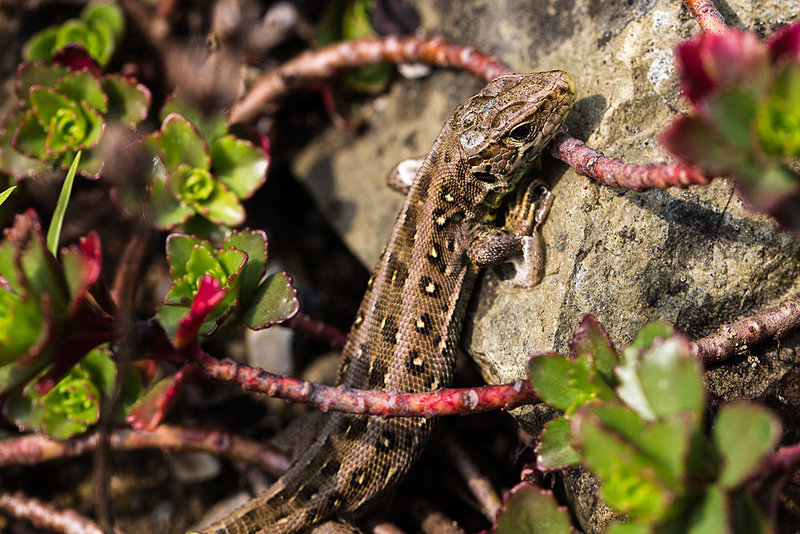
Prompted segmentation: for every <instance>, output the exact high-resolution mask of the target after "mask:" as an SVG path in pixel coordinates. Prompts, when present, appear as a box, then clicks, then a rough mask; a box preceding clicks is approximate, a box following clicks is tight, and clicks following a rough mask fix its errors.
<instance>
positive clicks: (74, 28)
mask: <svg viewBox="0 0 800 534" xmlns="http://www.w3.org/2000/svg"><path fill="white" fill-rule="evenodd" d="M69 44H76V45H79V46H82V47H83V48H84V49H85V50H86V52H87V53H88V54H89V55H90V56H91V57H93V58H94V59H95V60H96V61H97V62H98V63H99V64H100V65H101V66H106V65H107V64H108V62H109V61H110V60H111V56H112V55H113V54H114V48H115V45H114V32H113V30H112V29H111V27H109V25H108V24H106V23H104V22H102V21H99V20H98V21H97V22H95V24H94V25H93V26H91V27H90V26H89V25H88V24H87V23H86V21H83V20H79V19H72V20H68V21H66V22H63V23H62V24H61V25H60V26H59V27H58V32H57V33H56V44H55V47H54V48H55V50H60V49H61V48H64V47H65V46H67V45H69Z"/></svg>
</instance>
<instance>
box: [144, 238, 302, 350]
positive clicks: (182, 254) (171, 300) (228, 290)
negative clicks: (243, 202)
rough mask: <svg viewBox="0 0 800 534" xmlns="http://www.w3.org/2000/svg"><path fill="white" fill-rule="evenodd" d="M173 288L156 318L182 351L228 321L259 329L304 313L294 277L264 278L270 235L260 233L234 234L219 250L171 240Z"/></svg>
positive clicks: (190, 241)
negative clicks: (240, 322) (189, 343)
mask: <svg viewBox="0 0 800 534" xmlns="http://www.w3.org/2000/svg"><path fill="white" fill-rule="evenodd" d="M167 262H168V263H169V271H170V277H171V278H172V286H171V287H170V289H169V291H168V292H167V294H166V295H165V296H164V299H163V301H162V305H161V307H160V308H159V310H158V314H157V316H156V317H157V319H158V321H159V322H160V323H161V325H162V327H163V328H164V330H165V331H166V333H167V336H168V337H169V338H170V339H171V340H172V343H173V345H174V346H176V347H177V348H180V347H182V346H185V345H186V344H187V343H188V342H189V341H190V340H192V339H194V338H195V336H196V335H197V334H200V335H202V336H210V335H212V334H214V333H215V332H216V331H217V329H218V328H219V327H220V326H221V325H222V324H223V323H224V322H225V321H226V320H228V319H234V318H236V319H237V320H241V321H242V322H244V323H245V324H246V325H247V326H248V327H249V328H252V329H255V330H259V329H261V328H266V327H268V326H271V325H273V324H275V323H279V322H283V321H285V320H287V319H289V318H290V317H292V316H293V315H295V314H296V313H297V312H298V311H299V302H298V300H297V291H296V290H295V288H294V286H293V285H292V279H291V277H290V276H289V275H288V274H286V273H285V272H278V273H275V274H272V275H270V276H267V277H266V278H264V274H265V272H266V263H267V236H266V234H265V233H264V232H263V231H260V230H241V231H234V232H232V233H231V234H230V235H229V236H228V237H227V238H226V239H224V240H223V241H222V243H221V244H220V246H218V247H215V246H213V245H212V244H211V243H210V242H208V241H204V240H201V239H199V238H196V237H193V236H188V235H183V234H172V235H170V236H169V237H168V238H167Z"/></svg>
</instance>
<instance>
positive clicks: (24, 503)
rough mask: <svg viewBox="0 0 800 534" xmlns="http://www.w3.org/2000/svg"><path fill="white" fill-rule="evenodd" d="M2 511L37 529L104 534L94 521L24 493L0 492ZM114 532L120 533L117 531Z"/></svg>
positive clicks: (77, 533)
mask: <svg viewBox="0 0 800 534" xmlns="http://www.w3.org/2000/svg"><path fill="white" fill-rule="evenodd" d="M0 510H4V511H5V512H7V513H8V514H10V515H12V516H14V517H18V518H20V519H25V520H27V521H30V522H31V523H33V524H34V525H36V526H37V527H43V528H48V529H51V530H55V531H56V532H64V533H66V534H103V531H102V530H101V529H100V527H99V526H98V525H97V523H95V522H94V521H92V520H90V519H88V518H86V517H84V516H82V515H80V514H78V513H77V512H75V511H73V510H65V511H61V510H57V509H55V508H54V507H52V506H50V505H49V504H47V503H44V502H42V501H40V500H39V499H34V498H33V497H28V496H26V495H25V494H23V493H22V492H19V491H18V492H15V493H8V492H0ZM114 532H119V531H118V530H115V531H114Z"/></svg>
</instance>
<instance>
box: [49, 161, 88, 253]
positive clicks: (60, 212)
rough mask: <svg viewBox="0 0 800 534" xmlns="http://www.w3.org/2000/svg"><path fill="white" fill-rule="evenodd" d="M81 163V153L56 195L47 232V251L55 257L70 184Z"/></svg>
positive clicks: (70, 190)
mask: <svg viewBox="0 0 800 534" xmlns="http://www.w3.org/2000/svg"><path fill="white" fill-rule="evenodd" d="M80 161H81V153H80V152H78V154H77V155H76V156H75V159H74V160H73V161H72V165H70V167H69V171H67V177H66V179H65V180H64V184H63V185H62V186H61V193H60V194H59V195H58V202H57V203H56V209H55V211H54V212H53V219H52V220H51V221H50V228H49V229H48V230H47V249H48V250H49V251H50V253H51V254H52V255H53V256H55V255H56V252H57V251H58V241H59V239H60V238H61V227H62V225H63V224H64V215H65V214H66V212H67V205H68V204H69V197H70V195H71V194H72V184H73V182H74V181H75V172H76V171H77V170H78V163H79V162H80Z"/></svg>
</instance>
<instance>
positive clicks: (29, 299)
mask: <svg viewBox="0 0 800 534" xmlns="http://www.w3.org/2000/svg"><path fill="white" fill-rule="evenodd" d="M61 258H62V261H61V265H59V264H58V262H56V259H55V258H54V257H53V255H52V254H51V253H50V252H49V251H48V250H47V247H46V243H45V238H44V236H43V235H42V229H41V226H40V224H39V221H38V218H37V217H36V214H35V213H34V212H33V211H30V210H29V211H27V212H25V213H23V214H20V215H17V217H16V219H15V221H14V225H13V226H12V227H11V228H8V229H6V231H5V233H4V239H3V241H2V242H0V393H3V392H6V391H9V390H11V389H14V388H17V387H19V386H21V385H23V384H25V383H26V382H28V381H29V380H31V379H32V378H33V377H34V376H36V375H37V374H39V373H40V372H42V371H45V375H44V376H43V378H42V379H41V380H40V382H39V385H40V386H41V387H42V389H43V390H48V389H49V388H50V387H51V386H52V385H54V384H55V383H56V382H57V381H58V380H59V379H60V378H61V377H62V376H64V374H65V373H66V372H67V371H68V370H69V368H70V367H72V366H73V365H74V364H75V363H76V362H77V361H79V360H80V359H81V358H82V357H83V356H84V355H85V354H86V353H87V352H89V351H90V350H91V349H92V348H94V347H96V346H97V345H99V344H101V343H104V342H106V341H109V340H111V339H113V337H114V335H115V334H114V328H113V322H112V320H111V319H110V318H109V317H107V316H106V315H105V313H103V312H99V310H98V308H97V306H96V305H90V304H89V302H88V295H89V293H90V291H91V290H92V288H93V287H94V286H95V284H96V282H97V281H98V279H99V277H100V265H101V254H100V242H99V239H98V237H97V234H95V233H90V234H89V235H87V236H86V237H85V238H83V239H82V240H81V241H80V242H79V243H78V244H77V245H74V246H72V247H70V248H68V249H64V250H63V251H62V253H61ZM98 312H99V313H98ZM56 348H57V349H58V350H55V349H56Z"/></svg>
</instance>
